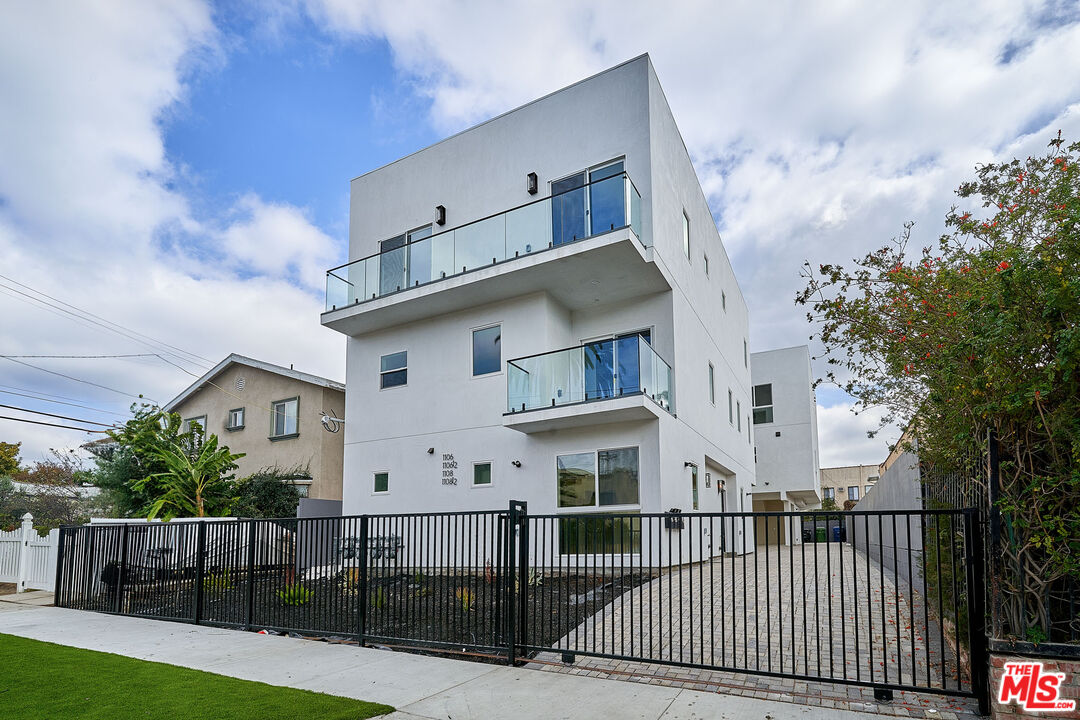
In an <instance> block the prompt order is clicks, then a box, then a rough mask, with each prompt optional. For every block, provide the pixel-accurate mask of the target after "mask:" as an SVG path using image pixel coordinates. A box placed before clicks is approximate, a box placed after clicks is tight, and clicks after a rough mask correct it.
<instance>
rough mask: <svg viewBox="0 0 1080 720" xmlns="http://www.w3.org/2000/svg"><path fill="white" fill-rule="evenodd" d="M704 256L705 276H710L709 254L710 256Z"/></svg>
mask: <svg viewBox="0 0 1080 720" xmlns="http://www.w3.org/2000/svg"><path fill="white" fill-rule="evenodd" d="M702 257H703V258H704V260H705V276H706V277H708V275H709V256H708V255H704V256H702Z"/></svg>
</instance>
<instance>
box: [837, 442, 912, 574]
mask: <svg viewBox="0 0 1080 720" xmlns="http://www.w3.org/2000/svg"><path fill="white" fill-rule="evenodd" d="M853 509H855V510H922V509H923V503H922V480H921V478H920V474H919V458H918V456H917V455H915V454H914V453H911V452H904V453H903V454H902V455H901V456H900V457H899V458H898V459H897V460H896V461H895V462H894V463H893V464H892V466H891V467H890V468H889V469H888V470H887V471H886V472H885V474H884V475H882V476H881V479H880V480H878V482H877V484H876V485H875V486H874V487H873V488H872V489H871V490H870V492H869V493H867V494H866V496H865V497H864V498H863V499H862V500H860V501H859V502H858V503H856V505H855V507H854V508H853ZM853 525H854V527H852V528H851V529H850V533H849V535H850V539H851V541H852V542H853V543H854V545H855V547H857V548H858V549H860V550H862V551H864V552H866V553H867V554H868V555H870V557H871V558H872V559H874V560H876V561H878V563H879V564H880V565H881V566H882V567H883V568H884V569H885V570H886V572H889V571H892V570H893V569H894V568H895V573H896V575H897V579H898V580H899V582H900V583H901V584H903V585H906V586H908V587H909V588H912V587H913V588H914V589H915V591H916V592H919V593H922V592H923V590H924V587H923V583H922V573H921V572H920V570H919V567H920V565H921V559H922V548H923V544H922V532H923V527H922V519H921V518H920V517H918V516H909V517H906V518H905V517H903V516H898V517H890V516H882V517H881V518H880V519H879V518H876V517H868V518H867V519H863V518H856V519H855V520H854V521H853ZM889 574H892V573H891V572H890V573H889Z"/></svg>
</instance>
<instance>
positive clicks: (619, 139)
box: [322, 56, 755, 553]
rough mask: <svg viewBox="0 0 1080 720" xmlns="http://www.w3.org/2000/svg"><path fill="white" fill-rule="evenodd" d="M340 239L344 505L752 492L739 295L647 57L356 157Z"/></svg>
mask: <svg viewBox="0 0 1080 720" xmlns="http://www.w3.org/2000/svg"><path fill="white" fill-rule="evenodd" d="M350 258H351V262H350V263H348V264H347V265H345V266H342V267H340V268H335V269H333V270H331V271H330V272H329V273H328V275H327V300H326V312H325V313H324V314H323V316H322V323H323V325H325V326H326V327H329V328H332V329H334V330H337V331H338V332H341V333H343V334H344V335H346V336H347V337H348V343H347V374H346V385H347V387H348V395H347V402H346V410H345V420H346V423H345V430H344V434H345V455H344V475H345V479H344V493H343V494H344V513H345V514H355V513H400V512H406V511H410V512H411V511H420V512H426V511H453V510H490V509H499V508H506V507H507V503H508V502H509V501H510V500H511V499H516V500H524V501H527V502H528V504H529V512H530V513H551V514H564V513H565V514H582V513H590V512H592V513H596V512H605V511H606V512H620V513H629V514H635V513H647V512H666V511H668V510H671V509H679V510H682V511H686V512H693V511H722V510H727V511H740V510H746V511H749V510H750V509H751V505H752V502H751V498H750V497H749V494H750V491H751V487H752V485H753V481H754V472H755V470H754V460H753V442H754V437H753V426H752V423H751V390H750V357H749V352H748V349H747V336H748V314H747V307H746V303H745V300H744V298H743V294H742V292H741V290H740V289H739V285H738V282H737V281H736V279H735V276H734V273H733V271H732V267H731V264H730V262H729V260H728V257H727V253H726V251H725V249H724V245H723V243H722V242H721V240H720V236H719V234H718V232H717V230H716V224H715V222H714V220H713V216H712V213H711V211H710V209H709V206H708V204H707V203H706V200H705V197H704V194H703V192H702V190H701V187H700V185H699V183H698V179H697V175H696V174H695V171H694V167H693V165H692V163H691V161H690V157H689V155H688V153H687V150H686V147H685V145H684V143H683V140H682V137H681V136H680V134H679V130H678V128H677V126H676V124H675V120H674V118H673V117H672V114H671V110H670V108H669V107H668V104H667V101H666V100H665V98H664V94H663V91H662V90H661V87H660V83H659V81H658V79H657V77H656V74H655V72H654V70H653V67H652V64H651V62H650V60H649V58H648V56H641V57H638V58H636V59H634V60H631V61H629V62H626V63H624V64H622V65H619V66H617V67H615V68H612V69H610V70H608V71H606V72H603V73H601V74H599V75H596V76H594V77H592V78H589V79H587V80H584V81H582V82H579V83H577V84H575V85H571V86H570V87H567V88H564V89H563V90H560V91H558V92H555V93H553V94H551V95H548V96H546V97H544V98H541V99H539V100H536V101H534V102H531V103H529V104H527V105H524V106H522V107H520V108H518V109H516V110H513V111H511V112H508V113H506V114H504V115H501V116H499V117H496V118H494V119H492V120H489V121H487V122H485V123H482V124H480V125H478V126H476V127H473V128H471V129H469V130H466V131H464V132H461V133H459V134H457V135H454V136H452V137H450V138H447V139H445V140H443V141H441V142H439V143H436V144H435V145H432V146H431V147H428V148H426V149H424V150H421V151H419V152H417V153H414V154H412V155H409V156H407V157H404V158H402V159H400V160H397V161H396V162H393V163H391V164H389V165H387V166H385V167H382V168H379V169H377V170H374V171H372V172H369V173H367V174H365V175H362V176H360V177H358V178H356V179H355V180H353V181H352V186H351V212H350ZM726 537H727V538H728V539H727V540H725V547H723V548H722V547H721V542H720V540H719V538H712V537H705V538H702V539H701V546H702V547H705V548H708V549H709V550H710V551H711V552H713V553H719V552H721V551H726V552H731V551H736V552H740V551H742V550H743V549H744V548H746V547H749V546H752V540H751V539H749V538H747V539H744V538H743V536H742V533H741V531H739V530H738V529H735V530H734V534H733V533H732V531H731V530H729V532H728V533H727V534H726ZM683 541H684V544H688V545H689V544H694V545H695V548H696V546H697V544H698V539H697V538H686V537H684V538H683ZM634 542H636V541H634ZM570 549H571V548H566V547H564V548H563V551H564V552H569V551H570ZM695 552H696V549H695Z"/></svg>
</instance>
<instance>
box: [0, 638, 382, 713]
mask: <svg viewBox="0 0 1080 720" xmlns="http://www.w3.org/2000/svg"><path fill="white" fill-rule="evenodd" d="M0 708H3V714H4V717H10V718H19V720H66V719H67V718H72V719H73V720H74V719H78V720H128V719H129V718H132V719H133V718H139V720H154V719H157V718H160V719H161V720H165V719H168V720H177V719H179V718H183V719H185V720H186V719H191V720H198V719H201V718H213V720H276V719H277V718H281V719H282V720H285V719H286V718H287V719H288V720H295V719H296V718H319V719H320V720H359V719H360V718H369V717H374V716H376V715H383V714H385V713H388V712H392V711H393V708H392V707H389V706H387V705H379V704H377V703H370V702H364V701H361V700H351V699H349V698H343V697H335V696H333V695H323V694H321V693H315V692H311V691H309V690H296V689H294V688H285V687H276V686H274V685H266V684H264V683H258V682H250V681H247V680H237V679H236V678H230V677H225V676H224V675H214V674H212V673H208V672H202V671H201V670H189V669H188V668H182V667H177V666H175V665H166V664H164V663H156V662H147V661H145V660H135V659H133V658H128V657H123V656H121V655H111V654H109V653H103V652H97V651H95V650H82V649H79V648H71V647H65V646H63V645H55V644H53V643H47V642H40V641H38V640H27V639H26V638H20V637H15V636H13V635H3V634H0Z"/></svg>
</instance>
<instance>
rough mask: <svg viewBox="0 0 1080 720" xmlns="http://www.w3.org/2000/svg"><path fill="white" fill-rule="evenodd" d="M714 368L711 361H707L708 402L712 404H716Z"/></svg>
mask: <svg viewBox="0 0 1080 720" xmlns="http://www.w3.org/2000/svg"><path fill="white" fill-rule="evenodd" d="M715 380H716V368H714V367H713V364H712V363H709V402H711V403H712V404H713V405H715V404H716V383H715Z"/></svg>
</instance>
